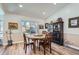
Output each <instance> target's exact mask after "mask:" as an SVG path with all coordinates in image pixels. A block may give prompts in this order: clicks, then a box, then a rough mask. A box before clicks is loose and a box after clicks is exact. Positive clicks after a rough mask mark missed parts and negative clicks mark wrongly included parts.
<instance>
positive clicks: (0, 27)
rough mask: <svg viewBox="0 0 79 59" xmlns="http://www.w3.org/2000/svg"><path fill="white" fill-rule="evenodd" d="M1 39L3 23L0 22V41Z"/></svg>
mask: <svg viewBox="0 0 79 59" xmlns="http://www.w3.org/2000/svg"><path fill="white" fill-rule="evenodd" d="M2 38H3V21H2V20H0V39H2Z"/></svg>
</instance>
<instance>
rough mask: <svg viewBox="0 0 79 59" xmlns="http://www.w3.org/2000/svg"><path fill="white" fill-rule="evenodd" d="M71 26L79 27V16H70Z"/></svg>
mask: <svg viewBox="0 0 79 59" xmlns="http://www.w3.org/2000/svg"><path fill="white" fill-rule="evenodd" d="M68 27H69V28H79V17H74V18H69V26H68Z"/></svg>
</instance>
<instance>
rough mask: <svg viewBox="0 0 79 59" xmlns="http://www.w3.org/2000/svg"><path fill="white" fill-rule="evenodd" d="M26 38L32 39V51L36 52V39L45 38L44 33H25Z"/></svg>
mask: <svg viewBox="0 0 79 59" xmlns="http://www.w3.org/2000/svg"><path fill="white" fill-rule="evenodd" d="M26 38H28V40H30V39H31V40H32V41H33V42H34V53H36V46H37V47H38V45H39V44H38V41H42V40H44V39H45V34H29V35H28V34H26Z"/></svg>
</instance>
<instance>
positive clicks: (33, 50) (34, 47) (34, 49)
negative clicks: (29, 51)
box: [33, 44, 36, 53]
mask: <svg viewBox="0 0 79 59" xmlns="http://www.w3.org/2000/svg"><path fill="white" fill-rule="evenodd" d="M33 51H34V53H36V52H35V44H33Z"/></svg>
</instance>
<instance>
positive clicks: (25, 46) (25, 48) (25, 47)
mask: <svg viewBox="0 0 79 59" xmlns="http://www.w3.org/2000/svg"><path fill="white" fill-rule="evenodd" d="M24 50H25V54H26V52H27V45H26V44H24Z"/></svg>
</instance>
